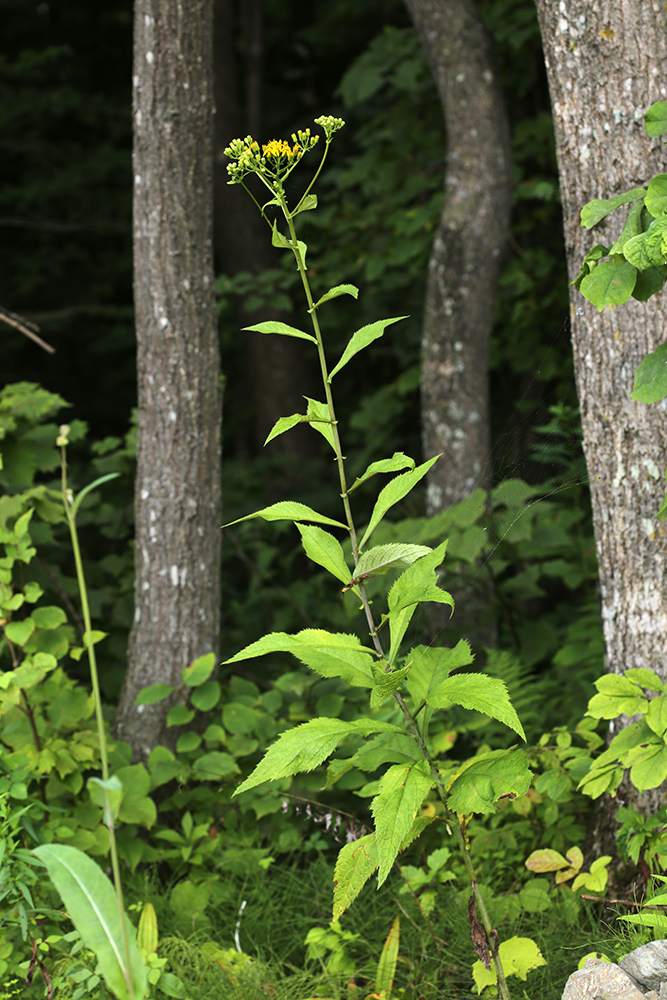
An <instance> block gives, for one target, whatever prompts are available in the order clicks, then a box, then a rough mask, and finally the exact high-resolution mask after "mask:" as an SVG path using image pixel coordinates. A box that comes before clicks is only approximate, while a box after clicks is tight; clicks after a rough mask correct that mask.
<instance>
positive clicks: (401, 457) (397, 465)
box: [347, 451, 415, 494]
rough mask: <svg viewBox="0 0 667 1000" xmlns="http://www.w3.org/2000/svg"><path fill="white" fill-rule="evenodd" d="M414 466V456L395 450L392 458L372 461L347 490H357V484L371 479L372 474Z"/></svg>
mask: <svg viewBox="0 0 667 1000" xmlns="http://www.w3.org/2000/svg"><path fill="white" fill-rule="evenodd" d="M414 467H415V461H414V459H413V458H408V456H407V455H405V454H404V453H403V452H402V451H395V452H394V454H393V455H392V456H391V458H382V459H380V461H379V462H371V464H370V465H369V466H368V468H367V469H366V471H365V472H364V473H363V475H361V476H359V478H358V479H355V480H354V482H353V483H352V485H351V486H350V488H349V490H348V491H347V492H348V494H349V493H351V492H352V490H356V488H357V486H361V484H362V483H365V482H366V480H367V479H370V478H371V476H377V475H378V473H384V472H400V470H401V469H414Z"/></svg>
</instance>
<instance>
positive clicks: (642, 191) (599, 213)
mask: <svg viewBox="0 0 667 1000" xmlns="http://www.w3.org/2000/svg"><path fill="white" fill-rule="evenodd" d="M646 191H647V189H646V188H645V187H638V188H633V189H632V190H631V191H626V192H625V193H624V194H617V195H616V197H615V198H595V199H594V200H593V201H589V202H588V204H587V205H584V207H583V208H582V210H581V225H582V226H584V227H585V228H586V229H591V228H592V227H593V226H596V225H597V224H598V222H601V221H602V219H604V218H606V217H607V216H608V215H610V214H611V213H612V212H615V211H616V209H617V208H620V207H621V205H629V204H630V202H633V201H637V199H638V198H643V197H644V196H645V195H646Z"/></svg>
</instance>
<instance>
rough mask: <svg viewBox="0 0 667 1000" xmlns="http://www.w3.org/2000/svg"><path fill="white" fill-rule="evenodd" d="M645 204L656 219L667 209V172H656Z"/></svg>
mask: <svg viewBox="0 0 667 1000" xmlns="http://www.w3.org/2000/svg"><path fill="white" fill-rule="evenodd" d="M644 204H645V205H646V207H647V209H648V210H649V212H650V213H651V215H652V216H653V217H654V218H655V219H656V220H657V219H658V217H659V216H660V215H662V214H663V212H665V211H667V174H656V176H655V177H654V178H653V179H652V180H651V182H650V184H649V186H648V191H647V192H646V197H645V198H644Z"/></svg>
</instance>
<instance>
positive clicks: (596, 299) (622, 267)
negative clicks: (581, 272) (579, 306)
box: [579, 257, 637, 312]
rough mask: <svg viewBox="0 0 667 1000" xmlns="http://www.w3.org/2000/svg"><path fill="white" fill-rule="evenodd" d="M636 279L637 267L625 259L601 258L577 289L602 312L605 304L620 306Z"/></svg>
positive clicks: (631, 289) (628, 295)
mask: <svg viewBox="0 0 667 1000" xmlns="http://www.w3.org/2000/svg"><path fill="white" fill-rule="evenodd" d="M636 281H637V268H636V267H634V266H633V265H632V264H630V263H629V262H628V261H627V260H623V259H622V258H619V257H615V258H614V259H613V260H603V261H602V263H600V264H598V265H597V267H595V268H593V270H592V271H591V273H590V274H587V275H586V277H585V278H583V279H582V282H581V285H580V287H579V291H580V292H581V294H582V295H583V296H584V298H586V299H588V301H589V302H591V303H592V304H593V305H594V306H596V307H597V309H598V310H599V311H600V312H602V310H603V309H604V307H605V306H620V305H623V303H624V302H627V301H628V299H629V298H630V296H631V295H632V291H633V289H634V287H635V283H636Z"/></svg>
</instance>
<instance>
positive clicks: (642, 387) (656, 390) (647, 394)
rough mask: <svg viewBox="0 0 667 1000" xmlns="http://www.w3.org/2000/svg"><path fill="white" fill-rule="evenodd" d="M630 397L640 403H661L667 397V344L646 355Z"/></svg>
mask: <svg viewBox="0 0 667 1000" xmlns="http://www.w3.org/2000/svg"><path fill="white" fill-rule="evenodd" d="M630 395H631V396H632V398H633V399H636V400H637V402H639V403H659V402H660V401H661V400H662V399H664V398H665V396H667V344H660V346H659V347H656V349H655V351H651V353H650V354H647V355H646V357H645V358H644V360H643V361H642V363H641V364H640V365H639V367H638V368H637V371H636V372H635V384H634V386H633V389H632V392H631V393H630Z"/></svg>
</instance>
